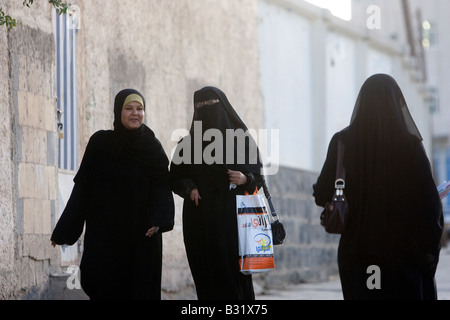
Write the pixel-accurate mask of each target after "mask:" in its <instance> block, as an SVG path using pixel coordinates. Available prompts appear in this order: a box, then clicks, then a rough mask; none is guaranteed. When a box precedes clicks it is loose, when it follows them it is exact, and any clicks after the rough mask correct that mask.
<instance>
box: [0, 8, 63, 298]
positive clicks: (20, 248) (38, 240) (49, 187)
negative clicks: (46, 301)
mask: <svg viewBox="0 0 450 320" xmlns="http://www.w3.org/2000/svg"><path fill="white" fill-rule="evenodd" d="M0 6H1V7H2V8H4V10H5V11H6V12H7V13H8V14H10V15H12V16H13V17H15V18H19V19H20V20H21V21H22V24H21V25H18V26H17V27H16V28H14V29H13V30H11V31H7V30H6V28H4V27H3V28H2V30H1V33H0V34H1V42H2V45H1V46H0V47H2V51H0V61H1V65H2V68H1V70H2V71H1V72H2V75H1V78H2V82H1V83H0V88H1V90H0V97H1V98H0V99H1V100H2V101H1V103H0V105H1V108H2V110H1V114H2V118H4V119H5V120H6V121H2V125H3V126H4V127H2V141H1V148H2V151H4V152H2V173H1V177H0V180H1V181H0V185H1V188H2V206H1V209H2V215H1V222H0V228H1V234H2V241H1V243H0V248H1V251H0V255H1V259H0V260H1V261H2V263H1V264H0V283H1V286H0V297H1V298H7V299H15V298H21V297H30V298H34V297H39V296H40V293H39V292H44V291H45V289H46V286H47V283H48V277H49V274H50V272H52V271H54V270H57V269H58V263H57V261H58V251H56V250H54V249H53V248H52V247H51V246H50V241H49V237H50V234H51V228H52V215H54V213H55V207H56V204H57V202H56V201H57V167H56V166H55V165H56V161H55V158H54V154H55V152H54V151H49V146H56V144H55V139H56V132H55V131H56V121H55V119H56V118H55V101H54V99H53V92H54V88H53V86H54V83H55V80H54V79H53V77H54V74H55V72H54V66H55V63H54V38H53V35H52V34H51V30H52V21H51V7H50V6H49V5H48V4H46V3H45V2H41V4H39V5H37V6H36V7H35V8H34V9H35V11H33V12H34V13H35V14H33V13H32V12H31V10H27V9H25V10H24V9H23V8H22V7H21V4H18V3H14V2H10V1H9V2H8V3H5V1H1V2H0ZM4 72H5V73H4ZM3 138H4V139H3ZM3 165H4V166H3ZM3 168H6V170H3ZM3 189H4V192H3ZM3 194H5V195H6V197H3ZM52 265H53V266H52Z"/></svg>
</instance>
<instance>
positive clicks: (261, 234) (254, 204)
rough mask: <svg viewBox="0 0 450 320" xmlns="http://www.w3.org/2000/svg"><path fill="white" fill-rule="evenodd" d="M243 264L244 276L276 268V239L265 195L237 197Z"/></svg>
mask: <svg viewBox="0 0 450 320" xmlns="http://www.w3.org/2000/svg"><path fill="white" fill-rule="evenodd" d="M236 211H237V219H238V220H237V221H238V236H239V257H240V258H239V265H240V270H241V272H242V273H244V274H252V273H259V272H266V271H270V270H272V269H274V268H275V261H274V257H273V240H272V239H273V238H272V229H271V225H270V219H269V214H268V213H267V209H266V205H265V203H264V198H263V195H259V194H255V195H237V196H236Z"/></svg>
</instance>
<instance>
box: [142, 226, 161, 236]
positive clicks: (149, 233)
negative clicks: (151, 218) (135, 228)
mask: <svg viewBox="0 0 450 320" xmlns="http://www.w3.org/2000/svg"><path fill="white" fill-rule="evenodd" d="M158 230H159V227H151V228H150V229H148V230H147V232H146V233H145V236H146V237H149V238H150V237H151V236H153V235H155V234H156V233H157V232H158Z"/></svg>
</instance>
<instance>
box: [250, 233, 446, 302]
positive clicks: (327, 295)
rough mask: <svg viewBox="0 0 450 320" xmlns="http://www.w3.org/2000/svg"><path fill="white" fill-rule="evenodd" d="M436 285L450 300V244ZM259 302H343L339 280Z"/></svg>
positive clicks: (298, 287)
mask: <svg viewBox="0 0 450 320" xmlns="http://www.w3.org/2000/svg"><path fill="white" fill-rule="evenodd" d="M436 284H437V289H438V299H439V300H450V242H449V244H448V245H447V247H445V248H442V250H441V255H440V260H439V265H438V269H437V271H436ZM256 299H257V300H342V299H343V297H342V291H341V284H340V281H339V278H337V279H336V280H334V281H329V282H321V283H306V284H298V285H295V286H291V287H289V288H286V289H285V290H270V291H269V292H266V293H264V294H258V295H257V296H256Z"/></svg>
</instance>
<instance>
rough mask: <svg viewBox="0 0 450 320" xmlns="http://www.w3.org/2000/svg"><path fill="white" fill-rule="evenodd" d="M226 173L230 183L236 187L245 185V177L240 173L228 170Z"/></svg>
mask: <svg viewBox="0 0 450 320" xmlns="http://www.w3.org/2000/svg"><path fill="white" fill-rule="evenodd" d="M227 173H228V178H229V179H230V182H231V183H233V184H235V185H237V186H240V185H242V184H246V183H247V177H246V176H245V175H244V174H243V173H242V172H240V171H233V170H228V171H227Z"/></svg>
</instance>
